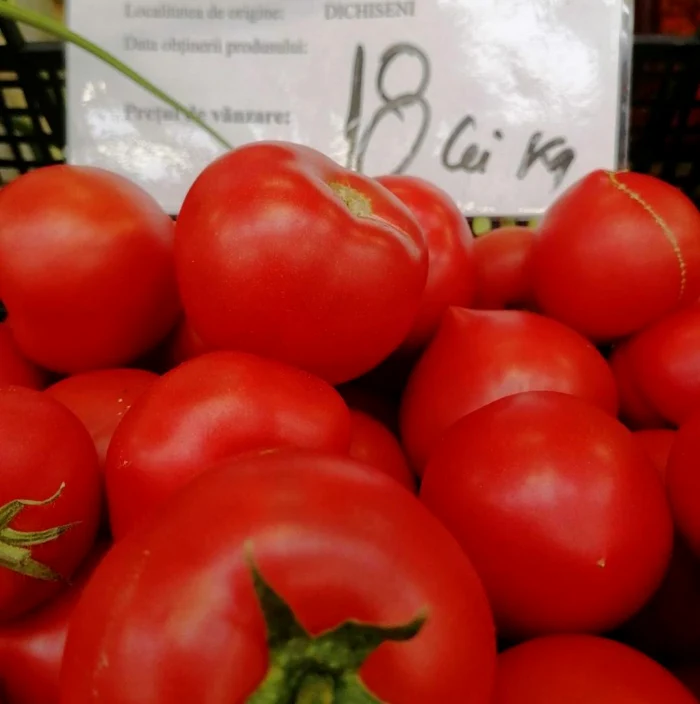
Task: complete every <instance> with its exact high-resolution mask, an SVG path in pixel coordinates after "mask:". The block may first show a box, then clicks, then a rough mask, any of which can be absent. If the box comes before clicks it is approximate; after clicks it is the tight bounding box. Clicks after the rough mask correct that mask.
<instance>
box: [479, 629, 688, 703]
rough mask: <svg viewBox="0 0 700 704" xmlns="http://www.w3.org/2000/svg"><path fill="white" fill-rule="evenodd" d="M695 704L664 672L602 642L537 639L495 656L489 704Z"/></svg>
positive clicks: (576, 637) (581, 638) (575, 637)
mask: <svg viewBox="0 0 700 704" xmlns="http://www.w3.org/2000/svg"><path fill="white" fill-rule="evenodd" d="M555 702H556V703H561V704H564V703H566V704H697V700H696V699H695V697H693V695H692V694H691V693H690V692H689V691H688V690H687V689H686V688H685V687H684V686H683V685H682V684H681V683H680V681H679V680H677V679H676V678H675V677H674V676H673V675H672V674H671V673H670V672H668V670H665V669H664V668H663V667H661V665H659V664H657V663H655V662H654V661H653V660H650V659H649V658H648V657H646V655H642V653H638V652H637V651H636V650H633V649H632V648H628V647H627V646H626V645H622V644H621V643H616V642H615V641H612V640H607V639H606V638H598V637H595V636H585V635H560V636H549V637H546V638H537V639H535V640H531V641H530V642H528V643H523V644H522V645H518V646H516V647H515V648H511V649H510V650H506V651H505V652H504V653H501V654H500V655H499V656H498V667H497V674H496V694H495V697H494V699H493V704H554V703H555Z"/></svg>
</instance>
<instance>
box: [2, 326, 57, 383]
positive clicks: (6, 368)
mask: <svg viewBox="0 0 700 704" xmlns="http://www.w3.org/2000/svg"><path fill="white" fill-rule="evenodd" d="M45 383H46V374H45V373H44V372H43V371H42V370H41V369H39V367H37V366H36V365H35V364H33V363H32V362H30V361H29V360H28V359H27V358H26V357H25V356H24V355H23V354H22V353H21V352H20V350H19V348H18V347H17V343H16V342H15V341H14V338H13V337H12V332H11V331H10V328H9V326H8V325H7V323H0V386H26V387H27V388H29V389H41V388H43V386H44V384H45Z"/></svg>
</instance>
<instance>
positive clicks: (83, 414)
mask: <svg viewBox="0 0 700 704" xmlns="http://www.w3.org/2000/svg"><path fill="white" fill-rule="evenodd" d="M156 379H158V375H157V374H153V373H152V372H147V371H143V370H142V369H100V370H97V371H93V372H85V373H83V374H76V375H75V376H70V377H68V378H66V379H63V380H61V381H59V382H57V383H56V384H53V385H52V386H49V388H47V389H46V392H45V393H47V394H48V395H49V396H51V397H53V398H55V399H56V400H57V401H60V402H61V403H62V404H63V405H64V406H66V407H67V408H69V409H70V410H71V411H73V413H75V415H76V416H78V418H80V420H81V421H82V423H83V425H84V426H85V427H86V428H87V429H88V431H89V432H90V435H91V436H92V439H93V441H94V443H95V447H96V448H97V454H98V457H99V459H100V466H101V467H104V462H105V458H106V456H107V448H108V447H109V443H110V441H111V439H112V435H113V434H114V431H115V430H116V429H117V426H118V425H119V423H120V422H121V419H122V417H123V416H124V414H125V413H126V412H127V411H128V410H129V408H131V406H132V404H133V403H134V401H135V400H136V399H137V398H138V397H139V396H140V395H141V394H142V393H143V392H144V391H145V390H146V389H148V388H149V387H150V386H151V384H153V382H154V381H155V380H156Z"/></svg>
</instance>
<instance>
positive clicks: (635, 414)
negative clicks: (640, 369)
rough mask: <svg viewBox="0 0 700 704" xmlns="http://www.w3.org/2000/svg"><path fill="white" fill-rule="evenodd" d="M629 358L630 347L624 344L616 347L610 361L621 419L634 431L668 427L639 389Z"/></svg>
mask: <svg viewBox="0 0 700 704" xmlns="http://www.w3.org/2000/svg"><path fill="white" fill-rule="evenodd" d="M629 357H630V355H629V347H628V346H627V345H626V344H624V343H622V344H620V345H617V346H616V347H615V349H614V350H613V352H612V354H611V355H610V358H609V360H608V362H609V364H610V369H611V370H612V373H613V375H614V376H615V382H616V384H617V390H618V393H619V396H620V418H621V419H622V420H623V421H624V423H625V424H626V425H627V426H628V427H630V428H632V429H636V428H642V429H643V428H649V429H654V428H664V427H666V425H667V423H666V421H665V420H664V419H663V418H662V417H661V415H660V414H659V412H658V411H657V410H656V409H655V408H654V407H653V406H652V405H651V403H650V401H649V399H647V398H646V397H645V396H644V394H643V393H642V391H641V389H640V388H639V380H638V379H637V378H636V374H635V372H634V370H633V368H632V365H631V364H630V359H629Z"/></svg>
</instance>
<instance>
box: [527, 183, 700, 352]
mask: <svg viewBox="0 0 700 704" xmlns="http://www.w3.org/2000/svg"><path fill="white" fill-rule="evenodd" d="M532 266H533V272H532V273H533V281H534V284H535V295H536V299H537V303H538V306H539V309H540V310H542V312H544V313H545V314H546V315H550V316H551V317H553V318H556V319H557V320H561V321H562V322H563V323H566V324H567V325H570V326H571V327H572V328H574V329H575V330H578V331H579V332H580V333H582V334H583V335H586V336H587V337H589V338H591V339H593V340H596V341H601V342H602V341H609V340H614V339H617V338H620V337H623V336H625V335H629V334H631V333H634V332H636V331H638V330H641V329H642V328H643V327H645V326H646V325H649V324H650V323H652V322H654V321H655V320H658V319H659V318H661V317H662V316H663V315H665V314H667V313H669V312H671V311H672V310H674V309H676V308H679V307H681V306H683V305H687V304H689V303H692V302H694V301H696V300H697V298H698V297H699V296H700V212H698V210H697V208H696V207H695V206H694V205H693V203H692V201H691V200H690V199H689V198H687V197H686V196H685V195H684V194H683V193H682V192H681V191H680V190H678V189H677V188H675V187H673V186H671V185H669V184H667V183H665V182H664V181H661V180H659V179H657V178H654V177H653V176H647V175H644V174H636V173H628V172H622V173H612V172H605V171H596V172H594V173H591V174H590V175H589V176H587V177H586V178H584V179H582V180H581V181H579V182H578V183H577V184H575V185H574V186H572V187H571V188H570V189H569V190H568V191H567V192H566V193H564V194H563V195H562V196H561V197H560V198H559V199H558V200H557V202H556V203H554V205H553V206H552V207H551V208H550V209H549V211H548V212H547V213H546V215H545V217H544V219H543V220H542V223H541V224H540V227H539V232H538V237H537V241H536V243H535V247H534V250H533V259H532Z"/></svg>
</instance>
